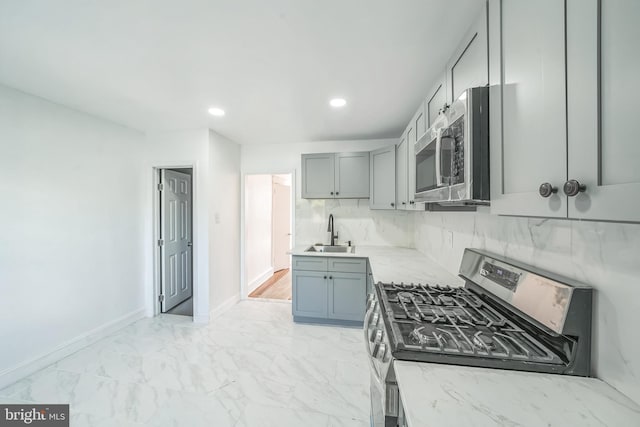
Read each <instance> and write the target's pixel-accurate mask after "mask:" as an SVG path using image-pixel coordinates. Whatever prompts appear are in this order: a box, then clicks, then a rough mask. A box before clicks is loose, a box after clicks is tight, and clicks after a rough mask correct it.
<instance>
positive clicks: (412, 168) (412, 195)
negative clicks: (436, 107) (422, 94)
mask: <svg viewBox="0 0 640 427" xmlns="http://www.w3.org/2000/svg"><path fill="white" fill-rule="evenodd" d="M426 133H427V114H426V111H425V102H424V101H423V102H422V103H420V106H419V107H418V111H416V113H415V114H414V115H413V118H412V119H411V123H410V124H409V127H408V128H407V204H406V205H405V206H404V207H405V208H406V209H407V210H416V209H424V205H423V204H416V201H415V199H416V161H415V152H416V151H415V146H416V142H418V140H419V139H420V138H422V137H423V136H425V135H426Z"/></svg>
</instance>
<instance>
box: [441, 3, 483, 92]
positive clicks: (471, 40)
mask: <svg viewBox="0 0 640 427" xmlns="http://www.w3.org/2000/svg"><path fill="white" fill-rule="evenodd" d="M446 78H447V96H446V100H447V102H449V103H452V102H453V101H454V100H455V99H458V97H459V96H460V94H461V93H462V92H464V91H465V90H466V89H468V88H471V87H478V86H487V85H488V84H489V52H488V44H487V9H486V6H485V7H483V9H482V12H481V13H480V15H479V16H478V18H477V19H476V22H475V23H474V24H473V25H472V26H471V28H470V29H469V31H468V32H467V34H466V35H465V36H464V38H463V39H462V42H461V43H460V45H459V46H458V48H457V49H456V51H455V53H454V55H453V56H452V58H451V60H450V61H449V63H448V64H447V71H446Z"/></svg>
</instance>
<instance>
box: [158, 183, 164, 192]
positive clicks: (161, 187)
mask: <svg viewBox="0 0 640 427" xmlns="http://www.w3.org/2000/svg"><path fill="white" fill-rule="evenodd" d="M162 190H164V184H162V183H160V184H158V191H162Z"/></svg>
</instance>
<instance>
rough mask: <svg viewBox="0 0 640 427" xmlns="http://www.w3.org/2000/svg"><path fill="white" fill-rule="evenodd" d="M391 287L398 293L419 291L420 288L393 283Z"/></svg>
mask: <svg viewBox="0 0 640 427" xmlns="http://www.w3.org/2000/svg"><path fill="white" fill-rule="evenodd" d="M391 287H392V288H393V289H394V290H397V291H415V290H416V289H418V287H417V286H416V285H414V284H413V283H411V284H408V283H391Z"/></svg>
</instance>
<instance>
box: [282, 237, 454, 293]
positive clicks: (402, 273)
mask: <svg viewBox="0 0 640 427" xmlns="http://www.w3.org/2000/svg"><path fill="white" fill-rule="evenodd" d="M309 246H310V245H306V246H297V247H295V248H294V249H293V250H292V251H291V252H290V253H291V254H292V255H295V256H321V257H349V258H368V259H369V265H370V266H371V272H372V273H373V279H374V280H375V281H376V282H385V283H390V282H395V283H400V282H404V283H429V284H431V285H435V284H440V285H449V286H462V285H463V284H464V281H463V280H462V279H461V278H459V277H457V276H454V275H452V274H451V273H449V272H448V271H447V270H445V269H444V268H443V267H441V266H440V265H438V264H437V263H436V262H434V261H432V260H431V259H429V258H428V257H426V256H425V255H424V254H422V253H420V252H418V251H417V250H415V249H410V248H398V247H393V246H356V250H355V253H352V254H347V253H323V252H305V249H307V248H308V247H309Z"/></svg>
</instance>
